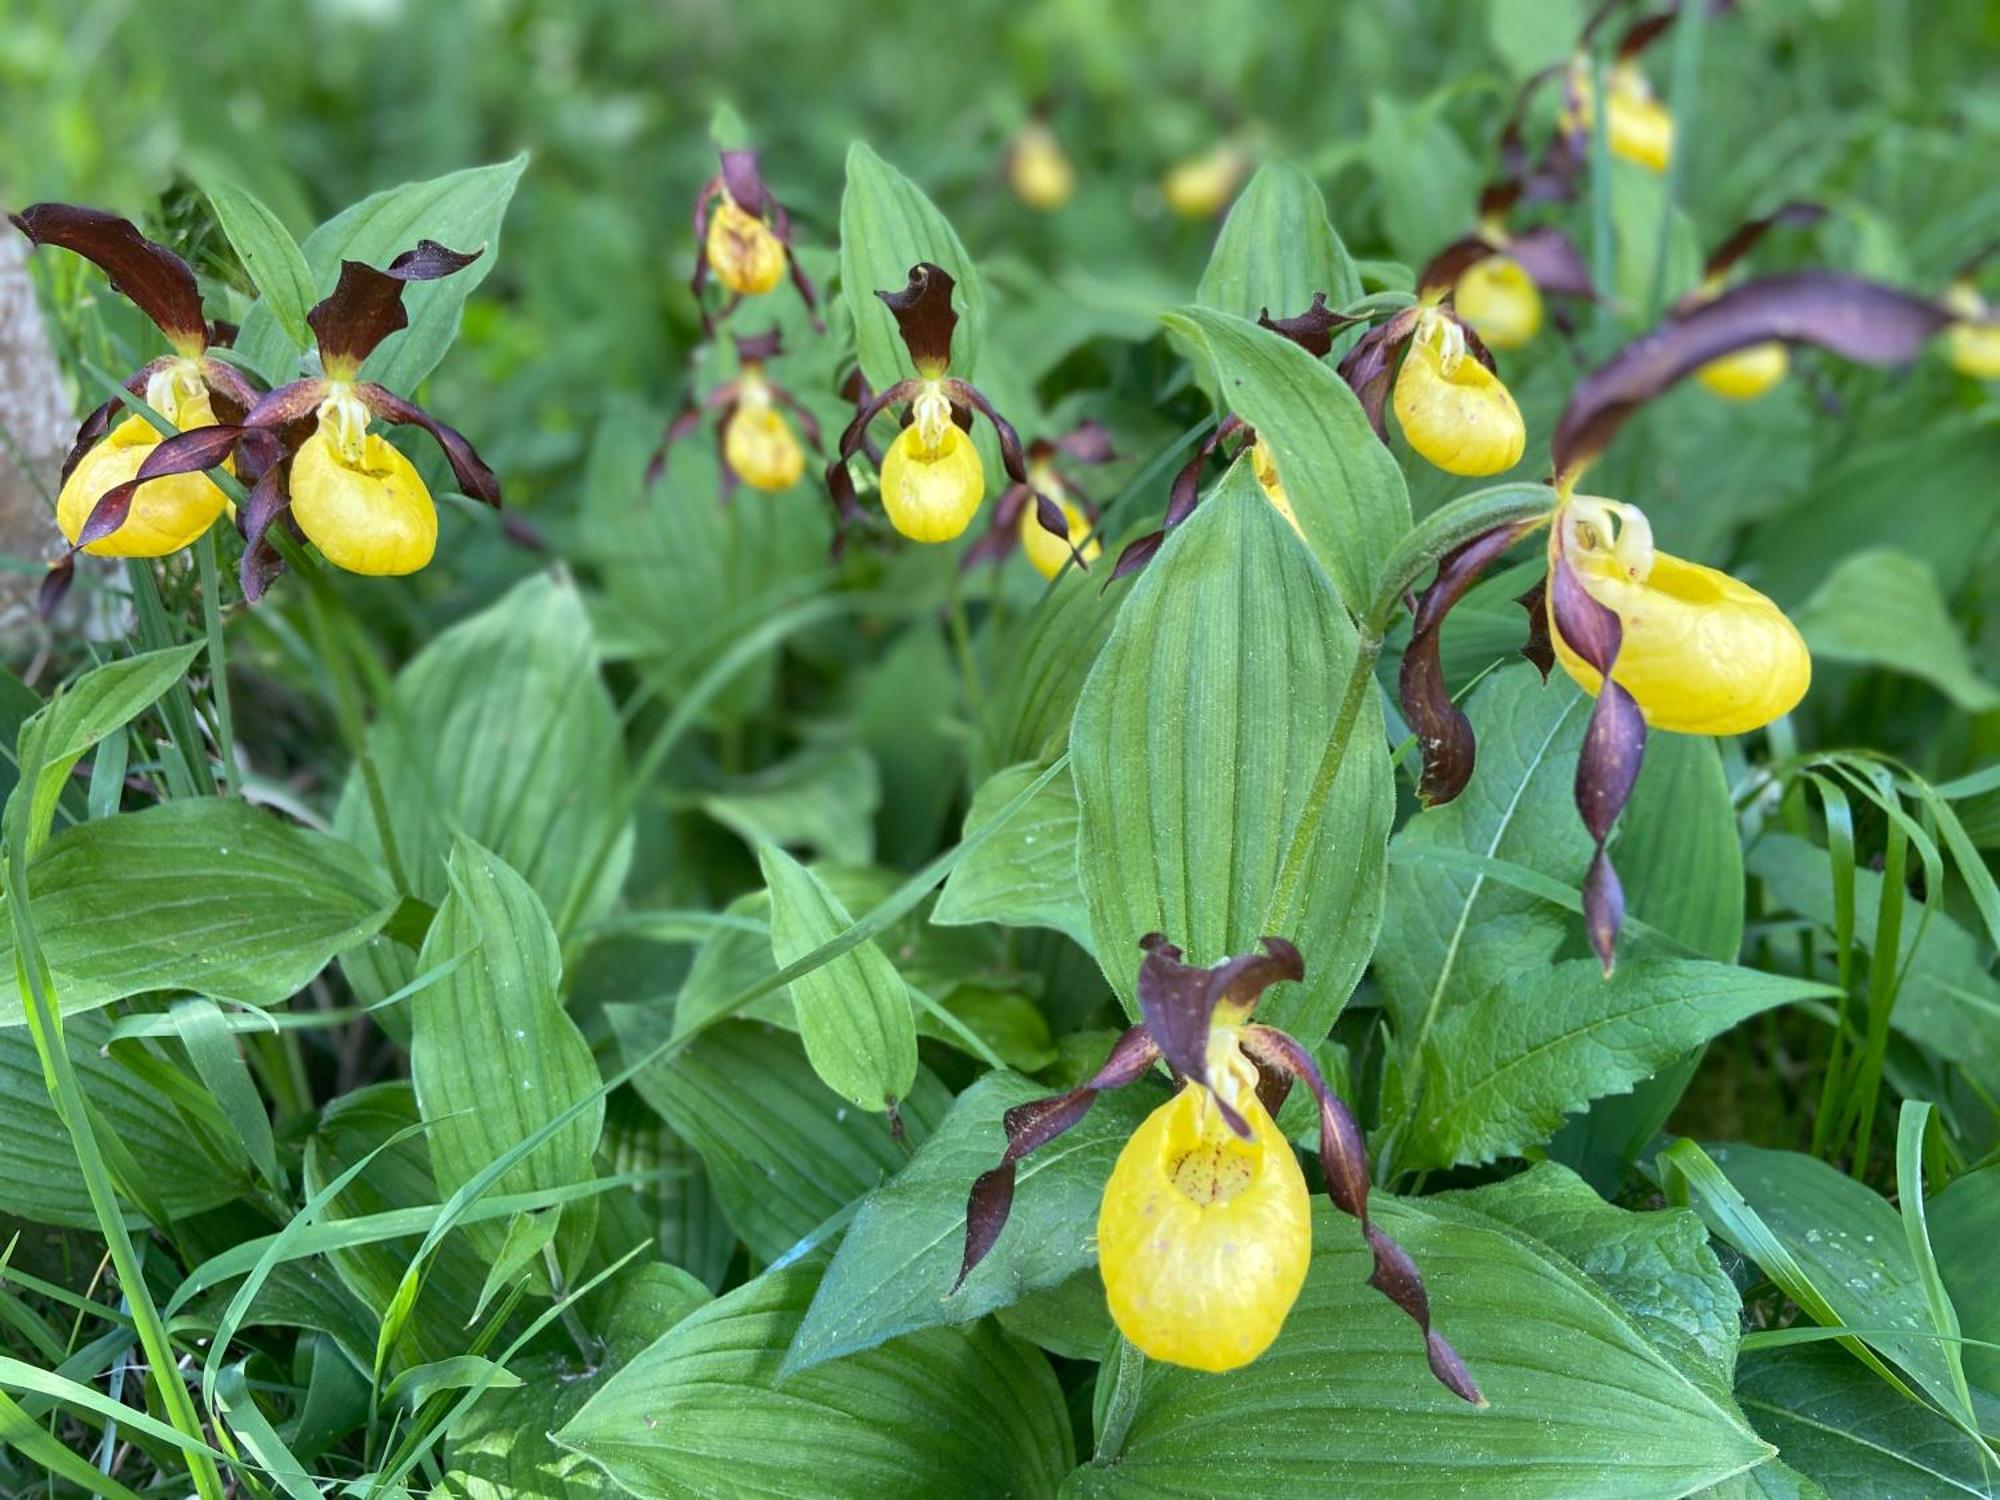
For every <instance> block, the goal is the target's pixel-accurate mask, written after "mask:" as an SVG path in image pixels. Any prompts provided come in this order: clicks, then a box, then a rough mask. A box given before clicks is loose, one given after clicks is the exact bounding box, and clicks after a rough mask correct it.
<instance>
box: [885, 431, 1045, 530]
mask: <svg viewBox="0 0 2000 1500" xmlns="http://www.w3.org/2000/svg"><path fill="white" fill-rule="evenodd" d="M925 425H926V424H925V423H924V422H922V421H921V420H919V421H916V422H912V423H911V424H910V425H909V426H908V427H905V428H904V429H903V430H902V431H901V432H900V433H898V434H897V435H896V441H895V442H893V443H891V444H890V445H889V451H888V452H887V453H885V454H884V455H883V456H882V507H883V509H885V510H886V511H888V513H889V524H890V525H892V526H894V527H895V528H896V530H898V531H900V532H901V533H902V534H903V535H904V536H906V537H908V538H909V539H910V540H911V541H913V542H948V541H950V540H951V539H952V538H953V537H955V536H957V535H958V534H959V533H960V532H962V531H964V530H965V528H966V527H967V526H969V525H970V524H971V523H972V517H973V514H974V512H976V511H977V510H978V509H979V501H980V498H981V497H982V496H983V495H984V494H985V493H986V470H985V469H984V467H983V466H982V465H981V464H980V462H979V450H978V449H977V448H976V447H974V446H973V442H972V439H971V438H969V437H967V436H966V435H965V434H964V433H963V432H961V431H960V430H959V429H958V427H957V425H956V424H954V423H952V422H951V421H949V420H947V421H945V422H944V423H943V424H942V426H943V430H942V431H940V432H936V433H935V434H933V439H932V440H931V441H926V435H925V432H924V427H925ZM1049 540H1050V541H1054V540H1055V538H1053V537H1051V538H1050V539H1049Z"/></svg>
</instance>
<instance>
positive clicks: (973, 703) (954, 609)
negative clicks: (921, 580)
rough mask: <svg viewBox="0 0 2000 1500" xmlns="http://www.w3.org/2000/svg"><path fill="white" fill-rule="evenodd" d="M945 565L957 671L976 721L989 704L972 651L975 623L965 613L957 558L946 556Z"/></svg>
mask: <svg viewBox="0 0 2000 1500" xmlns="http://www.w3.org/2000/svg"><path fill="white" fill-rule="evenodd" d="M945 567H946V569H947V573H948V576H947V581H946V583H945V600H946V607H947V610H948V611H949V614H950V618H951V644H952V649H953V650H954V651H955V652H957V653H958V674H959V676H960V678H962V679H963V681H964V683H965V708H966V714H967V716H968V717H969V718H970V719H971V720H972V722H973V723H975V724H976V723H978V722H979V719H980V715H981V711H982V710H983V709H984V707H985V704H986V690H985V687H984V685H983V684H982V683H981V682H980V680H979V659H978V658H977V657H976V656H974V655H973V652H972V625H971V623H970V622H969V621H968V620H967V619H966V616H965V590H964V588H963V587H962V586H961V580H960V577H959V571H958V559H957V558H954V557H946V559H945Z"/></svg>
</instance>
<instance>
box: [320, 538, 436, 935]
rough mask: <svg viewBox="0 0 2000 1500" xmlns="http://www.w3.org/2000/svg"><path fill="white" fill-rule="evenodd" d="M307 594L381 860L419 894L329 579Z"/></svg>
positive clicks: (399, 886)
mask: <svg viewBox="0 0 2000 1500" xmlns="http://www.w3.org/2000/svg"><path fill="white" fill-rule="evenodd" d="M308 585H309V586H308V588H307V589H306V597H307V600H308V601H309V603H308V608H309V610H310V611H311V614H312V623H313V636H314V638H315V639H316V640H317V641H318V642H319V654H320V659H321V660H322V661H324V662H325V663H326V670H327V676H328V677H329V678H330V679H331V681H332V683H333V711H334V717H335V718H336V719H337V720H338V721H339V724H340V737H341V738H342V739H344V740H346V741H347V749H348V753H349V754H351V755H352V756H353V757H354V762H355V764H356V765H358V766H359V767H360V768H361V782H362V785H363V786H364V787H365V788H366V789H367V792H368V810H369V812H370V814H371V815H372V816H373V818H374V822H375V833H376V837H377V839H378V840H379V841H380V843H381V845H382V863H383V864H384V865H385V866H387V868H388V871H389V879H390V880H391V881H392V882H393V883H394V884H395V887H396V893H397V894H398V895H400V896H410V895H414V894H415V892H414V891H413V890H412V889H411V887H410V877H409V876H408V874H406V873H405V871H404V869H403V856H402V851H401V850H400V849H398V848H397V846H396V831H395V828H394V827H393V826H392V824H391V822H390V817H389V796H388V793H387V792H385V791H384V790H383V788H382V772H381V770H380V768H379V767H377V766H376V764H375V752H374V750H373V749H372V748H371V747H370V745H369V743H368V725H367V722H366V720H365V718H364V716H363V714H362V709H361V689H360V685H359V684H358V683H357V682H356V681H355V676H354V663H353V661H352V660H351V659H350V657H349V656H348V653H347V650H346V648H345V647H344V646H343V645H342V644H341V642H340V640H339V638H338V637H337V636H336V634H335V632H334V628H333V618H332V616H331V614H330V613H329V606H328V603H327V594H328V593H329V592H330V591H329V589H328V588H327V585H326V580H325V579H323V578H321V577H319V576H318V575H317V574H316V573H315V574H312V575H311V576H310V577H309V578H308Z"/></svg>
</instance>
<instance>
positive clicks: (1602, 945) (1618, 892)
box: [1583, 849, 1625, 979]
mask: <svg viewBox="0 0 2000 1500" xmlns="http://www.w3.org/2000/svg"><path fill="white" fill-rule="evenodd" d="M1583 922H1584V927H1585V929H1586V930H1587V931H1588V932H1589V933H1590V946H1591V948H1592V949H1593V950H1594V951H1595V952H1596V954H1597V961H1598V963H1600V964H1602V965H1603V966H1604V977H1605V978H1607V979H1609V978H1610V977H1611V970H1612V968H1613V966H1614V965H1615V964H1616V962H1617V952H1618V930H1619V929H1620V928H1621V927H1623V926H1624V925H1625V887H1624V886H1623V885H1622V884H1620V883H1619V880H1618V872H1617V871H1616V870H1615V869H1613V868H1612V866H1611V856H1610V855H1609V854H1606V853H1605V852H1604V851H1603V850H1602V849H1599V850H1598V851H1597V853H1595V854H1593V855H1592V856H1591V858H1590V869H1589V870H1588V871H1586V872H1585V874H1584V877H1583Z"/></svg>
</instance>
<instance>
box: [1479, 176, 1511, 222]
mask: <svg viewBox="0 0 2000 1500" xmlns="http://www.w3.org/2000/svg"><path fill="white" fill-rule="evenodd" d="M1520 201H1521V179H1520V178H1518V177H1498V178H1495V179H1494V180H1493V181H1492V182H1489V183H1487V184H1486V186H1485V187H1483V188H1481V189H1480V190H1479V217H1480V218H1481V219H1503V218H1505V217H1506V216H1507V215H1508V214H1510V213H1512V212H1513V211H1514V205H1515V204H1516V203H1519V202H1520Z"/></svg>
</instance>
